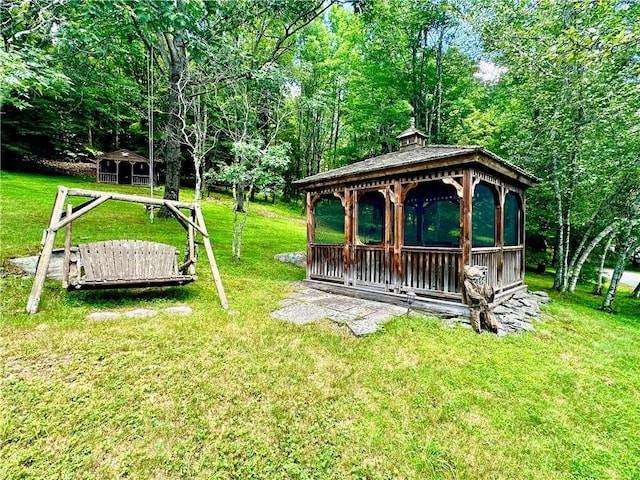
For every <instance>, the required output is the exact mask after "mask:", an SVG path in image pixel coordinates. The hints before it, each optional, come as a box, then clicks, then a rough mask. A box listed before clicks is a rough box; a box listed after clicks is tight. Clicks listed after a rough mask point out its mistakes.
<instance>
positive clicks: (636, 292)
mask: <svg viewBox="0 0 640 480" xmlns="http://www.w3.org/2000/svg"><path fill="white" fill-rule="evenodd" d="M631 296H632V297H633V298H640V282H638V285H636V288H634V289H633V293H632V294H631Z"/></svg>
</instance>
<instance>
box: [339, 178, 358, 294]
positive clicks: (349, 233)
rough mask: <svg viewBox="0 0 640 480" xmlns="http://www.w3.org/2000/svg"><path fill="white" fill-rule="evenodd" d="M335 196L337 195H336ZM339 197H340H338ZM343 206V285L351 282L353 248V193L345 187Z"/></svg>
mask: <svg viewBox="0 0 640 480" xmlns="http://www.w3.org/2000/svg"><path fill="white" fill-rule="evenodd" d="M336 196H337V195H336ZM339 198H340V197H339ZM342 199H343V202H342V205H343V206H344V249H343V252H342V260H343V264H344V265H343V280H344V284H345V285H349V283H350V282H351V273H352V270H353V268H351V250H352V248H353V242H354V239H353V194H352V193H351V192H350V191H349V189H348V188H347V187H345V189H344V197H342Z"/></svg>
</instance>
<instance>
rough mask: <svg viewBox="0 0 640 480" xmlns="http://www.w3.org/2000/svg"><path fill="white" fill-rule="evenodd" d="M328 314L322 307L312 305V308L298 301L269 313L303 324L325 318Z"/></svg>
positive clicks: (281, 318)
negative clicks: (295, 303)
mask: <svg viewBox="0 0 640 480" xmlns="http://www.w3.org/2000/svg"><path fill="white" fill-rule="evenodd" d="M330 314H331V312H330V311H328V310H326V309H324V308H322V307H318V306H316V305H314V306H313V308H309V305H308V304H307V305H305V304H304V303H299V304H297V305H289V306H288V307H284V308H281V309H280V310H276V311H275V312H272V313H271V316H272V317H275V318H278V319H280V320H285V321H287V322H291V323H295V324H296V325H304V324H305V323H309V322H315V321H317V320H321V319H323V318H327V317H328V316H329V315H330Z"/></svg>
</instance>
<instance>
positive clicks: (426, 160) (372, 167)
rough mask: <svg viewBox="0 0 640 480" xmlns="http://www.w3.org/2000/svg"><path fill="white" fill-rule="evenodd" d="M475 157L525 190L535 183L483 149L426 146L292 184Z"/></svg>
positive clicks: (460, 161)
mask: <svg viewBox="0 0 640 480" xmlns="http://www.w3.org/2000/svg"><path fill="white" fill-rule="evenodd" d="M407 132H408V131H407ZM401 135H402V134H401ZM476 154H480V155H482V156H484V157H485V159H488V160H489V161H491V162H492V165H491V166H492V167H493V169H494V170H495V171H498V172H500V173H503V174H504V175H506V176H507V177H509V178H511V179H512V180H516V181H518V182H519V183H521V184H524V185H525V186H527V187H530V186H533V185H535V184H536V183H538V182H539V180H538V179H537V178H536V177H534V176H533V175H531V174H529V173H527V172H525V171H524V170H523V169H522V168H520V167H517V166H516V165H513V164H511V163H510V162H507V161H506V160H504V159H502V158H500V157H499V156H498V155H496V154H495V153H492V152H490V151H489V150H486V149H485V148H484V147H481V146H478V145H469V146H458V145H456V146H453V145H429V146H425V147H421V148H418V149H414V150H407V151H399V152H391V153H385V154H384V155H379V156H377V157H372V158H368V159H366V160H362V161H360V162H356V163H352V164H350V165H345V166H343V167H339V168H335V169H333V170H329V171H327V172H323V173H318V174H316V175H311V176H309V177H306V178H303V179H301V180H298V181H296V182H295V184H296V185H298V186H300V187H303V188H305V187H307V186H310V185H314V184H327V183H333V182H332V180H337V179H339V180H340V182H346V181H348V180H349V178H350V177H352V176H353V177H356V176H357V177H358V179H362V178H366V177H369V176H375V177H380V176H384V175H385V173H386V172H385V170H387V169H389V170H390V169H393V170H394V172H397V170H398V168H401V167H407V170H408V171H410V170H414V169H415V170H420V169H422V168H424V167H425V166H427V165H428V166H429V167H430V168H432V167H437V163H439V162H440V161H441V163H442V164H443V166H445V165H446V161H447V160H448V159H451V158H454V157H455V159H456V164H457V165H460V164H465V163H467V164H472V163H474V162H477V158H475V155H476ZM466 157H468V158H466Z"/></svg>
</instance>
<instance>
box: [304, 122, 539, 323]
mask: <svg viewBox="0 0 640 480" xmlns="http://www.w3.org/2000/svg"><path fill="white" fill-rule="evenodd" d="M416 132H417V131H416ZM418 134H419V132H418ZM416 143H417V142H416ZM415 145H416V144H415V143H414V148H403V147H401V150H400V151H399V152H395V153H390V154H386V155H382V156H379V157H374V158H370V159H368V160H364V161H362V162H359V163H355V164H352V165H348V166H345V167H341V168H338V169H335V170H331V171H329V172H325V173H321V174H318V175H314V176H311V177H307V178H305V179H303V180H300V181H299V182H298V185H299V186H300V187H302V188H303V189H304V190H306V192H307V234H308V242H307V281H308V282H311V283H313V285H314V287H316V288H321V289H324V290H328V291H335V292H341V293H347V294H351V295H355V296H359V297H363V298H367V299H375V300H382V301H387V302H391V303H397V304H404V305H406V304H407V302H408V301H409V302H410V303H413V305H414V307H415V308H423V309H426V310H432V311H438V312H443V313H452V314H463V315H465V314H468V313H469V307H468V306H467V298H466V295H465V292H464V276H463V275H464V267H465V266H472V265H473V266H479V267H481V270H482V271H483V272H485V275H486V278H485V280H484V281H485V282H486V284H488V285H489V286H490V287H492V289H493V291H494V292H495V300H494V305H497V304H499V303H501V302H502V301H504V300H506V299H508V298H510V297H511V295H512V294H514V293H516V292H517V291H518V290H521V289H524V288H526V285H525V284H524V223H525V222H524V220H525V214H524V211H525V189H526V188H528V187H530V186H532V185H533V184H534V183H536V180H537V179H535V177H532V176H530V175H528V174H526V173H525V172H524V171H522V170H521V169H519V168H517V167H515V166H513V165H510V164H508V163H507V162H506V161H504V160H502V159H501V158H499V157H497V156H496V155H494V154H492V153H491V152H488V151H486V150H484V149H483V148H481V147H454V146H427V147H422V146H421V145H417V146H415Z"/></svg>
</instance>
